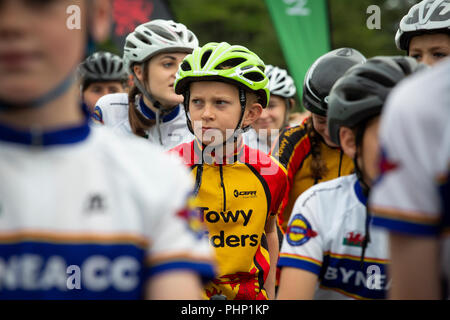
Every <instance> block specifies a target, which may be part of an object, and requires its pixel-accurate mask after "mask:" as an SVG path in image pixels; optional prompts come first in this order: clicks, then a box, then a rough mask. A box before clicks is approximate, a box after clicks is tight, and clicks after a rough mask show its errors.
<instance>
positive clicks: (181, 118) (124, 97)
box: [93, 93, 194, 151]
mask: <svg viewBox="0 0 450 320" xmlns="http://www.w3.org/2000/svg"><path fill="white" fill-rule="evenodd" d="M136 103H137V108H138V109H139V110H140V111H141V113H142V115H144V116H145V117H147V118H148V119H155V117H156V115H155V113H154V112H153V111H152V110H151V109H150V108H148V107H147V106H146V105H145V104H144V101H143V99H140V98H139V99H138V100H137V102H136ZM93 118H94V120H95V121H97V122H99V123H102V124H104V125H106V126H107V127H110V128H112V129H113V130H114V131H116V132H118V133H124V134H131V133H132V130H131V126H130V122H129V119H128V94H126V93H113V94H107V95H105V96H103V97H101V98H100V99H99V100H98V101H97V103H96V106H95V109H94V114H93ZM160 130H161V139H162V147H163V149H164V150H166V151H167V150H170V149H172V148H174V147H176V146H178V145H179V144H182V143H186V142H189V141H192V140H193V139H194V136H193V135H192V133H191V132H190V131H189V129H188V127H187V124H186V114H185V112H184V110H183V106H182V105H179V106H178V107H177V108H175V109H174V110H173V111H172V112H170V113H169V114H167V115H166V116H164V117H163V118H162V119H161V123H160ZM147 139H148V140H149V141H150V142H152V143H155V144H158V145H160V141H159V133H158V129H157V127H156V125H154V126H152V127H151V128H150V129H149V131H148V137H147Z"/></svg>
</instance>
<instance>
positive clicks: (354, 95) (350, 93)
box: [345, 90, 367, 101]
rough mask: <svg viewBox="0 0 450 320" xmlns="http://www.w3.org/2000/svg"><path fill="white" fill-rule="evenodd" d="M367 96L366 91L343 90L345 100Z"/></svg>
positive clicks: (356, 99) (355, 99)
mask: <svg viewBox="0 0 450 320" xmlns="http://www.w3.org/2000/svg"><path fill="white" fill-rule="evenodd" d="M366 96H367V93H365V92H361V91H359V90H358V91H356V90H348V91H347V92H345V100H347V101H360V100H363V99H364V98H365V97H366Z"/></svg>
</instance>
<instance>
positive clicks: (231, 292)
mask: <svg viewBox="0 0 450 320" xmlns="http://www.w3.org/2000/svg"><path fill="white" fill-rule="evenodd" d="M203 150H204V148H203V147H202V146H201V144H200V143H199V142H198V141H197V140H194V141H192V142H191V143H187V144H182V145H180V146H178V147H176V148H174V149H172V152H175V153H177V154H179V155H180V156H181V157H182V158H183V160H184V162H185V164H187V165H188V166H189V167H190V168H191V170H192V175H193V177H194V178H195V179H196V186H197V191H198V193H197V197H196V198H195V200H194V202H195V206H196V207H198V208H199V211H200V213H201V216H202V218H203V221H204V222H205V224H206V227H207V230H208V237H209V241H210V244H211V245H212V246H213V247H214V248H215V253H216V258H217V264H218V271H219V272H218V276H217V277H216V278H215V279H214V280H213V281H212V282H210V283H208V284H207V285H206V287H205V291H204V298H206V299H209V298H211V297H212V296H214V295H224V296H226V297H227V299H229V300H232V299H235V300H240V299H245V300H257V299H267V293H266V291H265V289H264V283H265V281H266V278H267V275H268V273H269V269H270V259H269V252H268V246H267V239H266V235H265V231H264V230H265V226H266V223H267V219H268V218H269V216H271V215H272V216H273V215H276V213H277V212H278V210H279V207H280V205H281V202H282V199H283V196H284V191H285V187H286V172H285V170H284V168H283V167H282V166H281V165H279V164H278V163H277V162H276V161H275V160H274V159H272V158H271V157H269V156H268V155H266V154H264V153H262V152H260V151H258V150H255V149H251V148H250V147H248V146H246V145H244V144H242V142H241V143H240V144H238V147H237V148H236V149H235V150H234V153H233V154H232V155H231V156H229V157H228V158H226V159H224V161H223V162H222V163H223V164H218V163H217V161H216V160H214V159H213V157H207V156H206V155H205V154H204V152H202V151H203ZM202 154H203V155H202ZM201 159H203V161H202V160H201Z"/></svg>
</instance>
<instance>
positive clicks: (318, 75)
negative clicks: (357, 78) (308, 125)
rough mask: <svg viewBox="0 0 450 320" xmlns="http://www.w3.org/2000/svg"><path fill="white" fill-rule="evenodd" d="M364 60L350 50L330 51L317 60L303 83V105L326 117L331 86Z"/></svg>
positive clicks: (361, 56)
mask: <svg viewBox="0 0 450 320" xmlns="http://www.w3.org/2000/svg"><path fill="white" fill-rule="evenodd" d="M364 61H366V58H365V57H364V56H363V55H362V54H361V53H360V52H359V51H358V50H355V49H352V48H340V49H336V50H333V51H330V52H328V53H326V54H324V55H323V56H321V57H320V58H319V59H317V60H316V61H315V62H314V63H313V64H312V66H311V67H310V68H309V70H308V72H307V73H306V76H305V81H304V83H303V99H302V100H303V105H304V107H305V108H306V109H307V110H309V111H311V112H312V113H315V114H318V115H321V116H326V115H327V109H328V95H329V93H330V90H331V88H332V87H333V84H334V83H335V82H336V80H338V79H339V78H340V77H341V76H342V75H343V74H344V73H345V72H346V71H347V70H348V69H349V68H351V67H353V66H354V65H356V64H361V63H363V62H364Z"/></svg>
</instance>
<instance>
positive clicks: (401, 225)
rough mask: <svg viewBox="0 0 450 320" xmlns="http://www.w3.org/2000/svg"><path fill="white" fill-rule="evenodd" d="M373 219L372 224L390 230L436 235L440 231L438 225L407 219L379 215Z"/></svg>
mask: <svg viewBox="0 0 450 320" xmlns="http://www.w3.org/2000/svg"><path fill="white" fill-rule="evenodd" d="M372 219H373V220H372V224H373V225H374V226H379V227H383V228H386V229H388V230H389V231H396V232H401V233H408V234H414V235H423V236H435V235H437V234H438V233H439V226H438V225H430V224H418V223H412V222H408V221H405V220H396V219H394V218H392V219H391V218H385V217H379V216H374V217H373V218H372Z"/></svg>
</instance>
